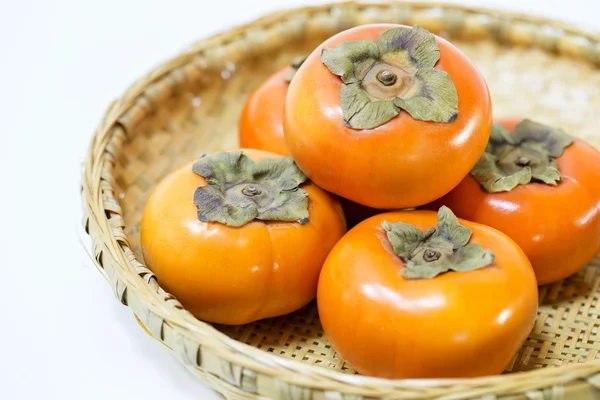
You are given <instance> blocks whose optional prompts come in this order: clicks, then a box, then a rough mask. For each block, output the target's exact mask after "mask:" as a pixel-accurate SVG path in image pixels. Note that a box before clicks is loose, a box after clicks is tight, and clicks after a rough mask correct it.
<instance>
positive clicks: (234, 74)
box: [82, 2, 600, 400]
mask: <svg viewBox="0 0 600 400" xmlns="http://www.w3.org/2000/svg"><path fill="white" fill-rule="evenodd" d="M378 22H388V23H399V24H406V25H411V26H412V25H415V24H418V25H420V26H422V27H423V28H426V29H428V30H430V31H432V32H434V33H436V34H438V35H441V36H443V37H447V38H449V39H450V40H452V42H453V43H454V44H456V45H457V46H458V47H459V48H460V49H461V50H462V51H464V52H465V53H466V54H467V55H468V56H469V57H470V58H471V59H472V60H473V62H475V64H476V65H477V66H478V67H479V68H480V70H481V72H482V73H483V75H484V76H485V78H486V80H487V82H488V84H489V87H490V91H491V94H492V98H493V104H494V114H495V116H496V117H502V116H528V117H531V118H533V119H536V120H540V121H543V122H544V123H547V124H549V125H556V126H560V127H562V128H563V129H565V130H566V131H567V132H569V133H571V134H574V135H576V136H578V137H581V138H583V139H585V140H587V141H589V142H591V143H593V144H594V145H595V146H598V145H600V112H599V111H600V70H599V68H598V67H599V66H600V39H599V37H598V36H596V35H593V34H590V33H586V32H581V31H579V30H577V29H575V28H571V27H568V26H565V25H563V24H561V23H558V22H553V21H547V20H542V19H539V18H532V17H527V16H522V15H515V14H509V13H504V12H499V11H491V10H480V9H474V8H465V7H460V6H456V5H444V4H431V3H428V4H427V3H421V4H418V3H416V4H415V3H400V2H389V3H381V4H360V3H341V4H335V5H325V6H318V7H310V8H303V9H298V10H291V11H284V12H279V13H276V14H273V15H270V16H268V17H265V18H262V19H260V20H258V21H255V22H253V23H251V24H248V25H245V26H241V27H238V28H235V29H232V30H230V31H228V32H225V33H222V34H219V35H216V36H214V37H211V38H209V39H205V40H202V41H200V42H198V43H196V44H194V45H193V46H191V47H190V48H189V49H187V51H185V52H184V53H183V54H181V55H179V56H177V57H175V58H174V59H172V60H170V61H167V62H166V63H164V64H163V65H161V66H159V67H158V68H156V69H155V70H153V71H152V72H150V73H149V74H148V75H147V76H145V77H143V78H142V79H141V80H139V81H138V82H136V83H135V84H134V85H132V86H131V88H130V89H129V90H128V91H127V92H126V93H125V94H124V95H123V97H121V98H120V99H118V100H116V101H115V102H114V103H112V105H111V106H110V107H109V109H108V111H107V112H106V115H105V117H104V119H103V121H102V123H101V125H100V126H99V128H98V130H97V132H96V133H95V136H94V137H93V140H92V143H91V146H90V151H89V155H88V158H87V160H86V164H85V173H84V178H83V192H82V196H83V200H84V209H85V222H86V228H87V230H88V232H89V234H90V236H91V238H92V243H93V254H94V257H95V259H96V261H97V263H98V264H99V266H100V267H101V269H100V270H101V271H102V272H103V273H104V274H105V275H106V277H107V278H108V281H109V282H110V283H111V285H112V287H113V289H114V292H115V294H116V296H117V297H118V299H119V300H120V301H121V302H122V303H123V304H125V305H127V306H129V307H130V308H131V309H132V311H133V312H134V314H135V316H136V318H138V320H139V321H140V324H142V326H143V327H144V328H145V329H146V330H147V332H148V333H149V334H150V335H152V336H153V337H154V338H155V339H157V340H158V341H160V342H162V343H163V344H164V345H165V346H166V348H167V349H168V350H169V351H170V352H171V353H172V354H173V355H174V356H175V357H176V358H177V359H178V360H180V361H181V363H182V364H183V365H185V367H186V368H187V369H189V370H190V371H191V372H192V373H193V374H194V375H195V376H197V377H198V378H199V379H201V380H202V381H203V382H205V383H206V384H207V385H209V386H211V387H212V388H214V389H215V390H216V391H218V392H220V393H222V394H223V395H224V396H226V397H227V398H231V399H237V398H253V399H267V398H275V399H294V400H296V399H297V400H309V399H310V400H320V399H330V400H334V399H335V400H338V399H339V400H342V399H347V400H350V399H352V400H356V399H371V398H389V399H429V398H439V397H442V398H444V399H466V398H469V399H471V398H479V399H489V400H491V399H511V400H512V399H532V400H535V399H545V400H550V399H564V398H569V399H571V398H572V399H578V400H579V399H583V400H585V399H596V398H600V359H598V352H599V351H600V336H599V335H600V301H599V298H600V292H599V290H600V289H599V284H600V259H599V258H596V259H594V260H593V261H592V262H591V263H590V264H589V265H588V266H587V267H586V268H584V269H583V270H582V271H581V272H579V273H578V274H577V275H575V276H573V277H571V278H569V279H567V280H564V281H561V282H557V283H555V284H553V285H549V286H545V287H542V288H540V302H541V307H540V310H539V313H538V318H537V322H536V324H535V327H534V329H533V331H532V333H531V335H530V336H529V338H528V339H527V341H526V342H525V343H524V345H523V347H522V348H521V350H520V351H519V353H518V354H517V356H516V357H515V358H514V360H513V361H512V363H511V364H510V366H509V367H508V369H507V371H506V373H505V374H503V375H500V376H494V377H483V378H475V379H452V380H385V379H376V378H370V377H364V376H360V375H357V374H356V373H355V372H354V371H353V370H352V368H351V367H350V366H348V365H347V364H345V363H344V362H343V360H341V359H340V358H339V357H338V356H337V354H336V352H335V351H334V350H333V348H332V347H331V346H330V345H329V343H328V340H327V337H326V336H325V335H324V334H323V331H322V329H321V326H320V324H319V319H318V316H317V310H316V306H315V305H314V304H311V305H309V306H307V307H305V308H304V309H302V310H300V311H298V312H296V313H293V314H291V315H287V316H283V317H279V318H273V319H268V320H263V321H259V322H256V323H252V324H249V325H244V326H235V327H231V326H230V327H226V326H213V325H210V324H207V323H204V322H202V321H198V320H197V319H195V318H194V317H193V316H192V315H191V314H190V313H188V312H187V311H186V310H184V309H183V308H182V306H181V305H180V304H179V302H178V301H177V300H176V299H175V298H174V297H173V296H171V295H169V294H168V293H166V292H165V291H164V290H162V289H161V287H160V286H159V283H158V282H157V281H156V279H155V278H154V276H153V275H152V273H151V272H150V271H149V270H148V269H147V268H146V267H145V266H144V264H143V258H142V257H141V253H140V247H139V225H140V218H141V214H142V210H143V207H144V204H145V202H146V199H147V198H148V196H149V194H150V192H151V191H152V189H153V188H154V186H155V185H156V184H157V183H158V182H159V181H160V180H161V179H162V178H163V177H164V176H165V175H166V174H168V173H169V172H170V171H172V170H174V169H175V168H177V167H179V166H180V165H183V164H185V163H186V162H188V161H190V160H193V159H195V158H197V157H199V156H200V155H201V154H203V153H206V152H212V151H217V150H223V149H228V148H233V147H236V146H237V123H238V118H239V115H240V111H241V108H242V106H243V104H244V101H245V100H246V99H247V97H248V95H249V94H250V92H251V91H252V90H254V89H255V88H256V87H257V86H258V85H259V84H260V83H261V82H262V81H263V80H264V79H265V78H266V77H267V76H268V75H270V74H271V73H273V72H275V71H276V70H278V69H279V68H281V67H283V66H284V65H287V64H289V63H290V61H291V60H292V59H294V57H296V56H299V55H303V54H307V53H308V52H310V51H312V50H313V49H314V48H315V47H316V46H317V45H318V44H320V43H321V42H322V41H323V40H325V39H326V38H328V37H329V36H331V35H333V34H335V33H336V32H339V31H342V30H345V29H347V28H350V27H352V26H356V25H361V24H368V23H378ZM599 184H600V183H599ZM491 351H493V349H491ZM481 362H482V363H485V362H486V361H485V359H482V360H481Z"/></svg>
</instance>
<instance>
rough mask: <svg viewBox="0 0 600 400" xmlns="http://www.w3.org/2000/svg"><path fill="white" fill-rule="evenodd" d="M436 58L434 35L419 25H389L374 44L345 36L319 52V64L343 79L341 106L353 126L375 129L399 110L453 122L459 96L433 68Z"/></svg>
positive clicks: (430, 119) (441, 74) (428, 119)
mask: <svg viewBox="0 0 600 400" xmlns="http://www.w3.org/2000/svg"><path fill="white" fill-rule="evenodd" d="M439 59H440V52H439V48H438V45H437V42H436V39H435V36H434V35H433V34H432V33H431V32H429V31H427V30H425V29H422V28H420V27H419V26H415V27H414V28H406V27H398V28H392V29H388V30H386V31H384V32H383V33H382V34H381V35H380V36H379V38H378V39H377V41H376V42H373V41H371V40H349V41H346V42H342V43H340V44H339V45H338V46H337V47H335V48H325V49H323V51H322V53H321V62H322V63H323V64H325V65H326V66H327V68H328V69H329V71H331V72H332V73H333V74H335V75H337V76H339V77H340V78H341V80H342V82H343V83H342V88H341V92H340V104H341V107H342V112H343V116H344V120H345V122H346V124H347V125H348V126H349V127H350V128H354V129H371V128H375V127H377V126H379V125H382V124H384V123H386V122H388V121H389V120H391V119H392V118H394V117H395V116H397V115H398V114H399V113H400V112H401V110H404V111H406V112H408V113H409V114H410V115H411V116H412V117H413V118H414V119H417V120H421V121H433V122H443V123H450V122H453V121H454V120H455V119H456V118H457V116H458V94H457V92H456V87H455V86H454V83H453V82H452V80H451V79H450V76H449V75H448V74H447V73H446V72H444V71H439V70H436V69H435V68H434V66H435V65H436V63H437V62H438V60H439Z"/></svg>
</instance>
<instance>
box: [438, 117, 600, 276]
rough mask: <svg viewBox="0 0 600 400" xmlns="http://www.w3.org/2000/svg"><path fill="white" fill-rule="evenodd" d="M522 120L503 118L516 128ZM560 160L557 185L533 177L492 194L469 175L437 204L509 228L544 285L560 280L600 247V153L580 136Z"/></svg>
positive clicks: (499, 227)
mask: <svg viewBox="0 0 600 400" xmlns="http://www.w3.org/2000/svg"><path fill="white" fill-rule="evenodd" d="M520 121H521V119H504V120H499V121H498V122H499V123H500V124H501V125H503V126H504V127H505V128H507V129H508V130H509V131H512V130H513V128H514V127H515V125H516V124H517V123H519V122H520ZM556 163H557V165H558V170H559V171H560V173H561V175H562V180H561V181H560V182H558V183H557V185H556V186H551V185H547V184H544V183H541V182H532V183H528V184H526V185H519V186H517V187H515V188H514V189H512V190H511V191H508V192H499V193H488V192H486V191H484V190H482V188H481V186H480V184H479V183H478V182H477V180H476V179H475V178H474V177H473V176H471V175H467V177H465V179H464V180H463V181H462V182H461V183H460V184H459V185H458V186H457V187H456V188H455V189H454V190H452V191H451V192H450V193H448V194H447V195H446V196H444V197H443V198H442V199H440V200H438V201H436V202H434V203H433V205H432V206H431V208H434V209H437V208H438V207H439V206H440V205H446V206H448V207H449V208H450V209H452V211H454V213H455V214H456V215H457V216H459V217H460V218H465V219H468V220H470V221H475V222H478V223H481V224H484V225H488V226H491V227H493V228H496V229H498V230H500V231H502V232H504V233H505V234H507V235H508V236H510V237H511V238H512V239H513V240H514V241H515V242H517V243H518V244H519V246H520V247H521V248H522V249H523V251H524V252H525V254H527V256H528V258H529V260H530V261H531V264H532V266H533V268H534V270H535V273H536V276H537V280H538V283H539V284H540V285H544V284H547V283H551V282H555V281H558V280H560V279H563V278H566V277H568V276H569V275H572V274H574V273H575V272H577V271H578V270H580V269H581V268H582V267H583V266H585V265H586V264H587V263H588V262H589V261H590V259H592V258H593V257H594V256H595V255H596V254H598V252H599V251H600V153H599V152H598V151H597V150H596V149H594V148H593V147H592V146H590V145H589V144H587V143H585V142H584V141H582V140H579V139H575V140H574V141H573V143H572V144H571V145H569V146H567V147H566V148H565V149H564V153H563V154H562V156H560V157H558V158H557V159H556ZM427 208H429V207H427Z"/></svg>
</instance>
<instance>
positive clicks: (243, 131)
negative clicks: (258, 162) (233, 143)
mask: <svg viewBox="0 0 600 400" xmlns="http://www.w3.org/2000/svg"><path fill="white" fill-rule="evenodd" d="M293 71H294V68H292V67H291V66H287V67H284V68H283V69H281V70H280V71H278V72H276V73H275V74H273V75H271V76H270V77H269V78H267V80H266V81H265V82H263V83H262V84H261V85H260V86H259V87H258V89H256V90H255V91H254V92H253V93H252V94H251V95H250V97H249V98H248V100H247V101H246V105H245V106H244V109H243V110H242V116H241V117H240V124H239V138H240V147H243V148H247V149H259V150H265V151H270V152H272V153H277V154H281V155H284V156H288V155H290V151H289V150H288V148H287V145H286V144H285V139H284V137H283V103H284V102H285V97H286V95H287V91H288V87H289V82H288V81H287V80H286V77H287V76H288V75H289V74H291V73H292V72H293Z"/></svg>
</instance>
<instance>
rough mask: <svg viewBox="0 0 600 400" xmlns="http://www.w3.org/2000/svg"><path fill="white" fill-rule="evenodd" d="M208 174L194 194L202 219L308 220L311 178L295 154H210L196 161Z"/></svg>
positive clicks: (196, 169)
mask: <svg viewBox="0 0 600 400" xmlns="http://www.w3.org/2000/svg"><path fill="white" fill-rule="evenodd" d="M193 171H194V172H195V173H196V174H198V175H200V176H202V177H203V178H204V179H206V182H207V183H208V184H207V185H206V186H200V187H198V188H197V189H196V191H195V193H194V204H195V205H196V209H197V213H198V219H199V220H200V221H202V222H208V221H213V222H220V223H222V224H226V225H229V226H242V225H245V224H247V223H248V222H250V221H252V220H254V219H259V220H265V221H298V222H300V223H301V224H305V223H306V222H308V198H307V197H308V193H307V192H306V191H304V190H302V189H301V188H300V187H299V186H300V185H301V184H302V183H304V182H305V181H306V179H307V178H306V176H305V175H304V174H303V173H302V171H300V169H299V168H298V166H297V165H296V163H295V162H294V160H292V158H291V157H275V158H267V159H264V160H260V161H257V162H254V161H252V160H251V159H250V158H249V157H248V156H246V155H245V154H243V153H242V151H231V152H222V153H215V154H206V155H204V156H202V157H201V158H200V159H199V160H198V161H196V162H195V163H194V165H193Z"/></svg>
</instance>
